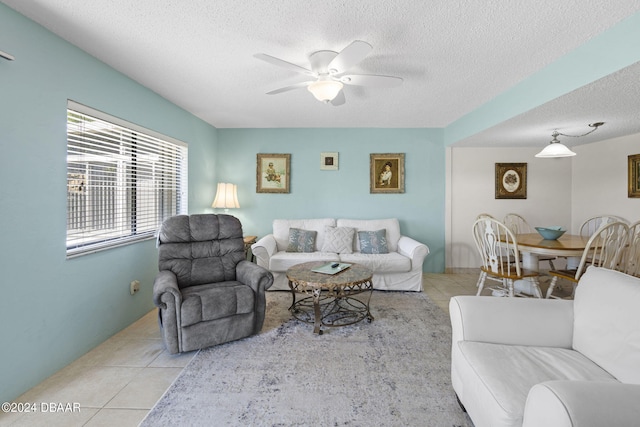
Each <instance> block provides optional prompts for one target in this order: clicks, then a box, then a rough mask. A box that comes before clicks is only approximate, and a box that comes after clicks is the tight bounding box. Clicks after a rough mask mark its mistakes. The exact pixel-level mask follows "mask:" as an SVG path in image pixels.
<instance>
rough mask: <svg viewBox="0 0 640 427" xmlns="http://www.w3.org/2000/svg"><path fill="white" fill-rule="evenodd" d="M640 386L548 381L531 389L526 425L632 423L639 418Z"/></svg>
mask: <svg viewBox="0 0 640 427" xmlns="http://www.w3.org/2000/svg"><path fill="white" fill-rule="evenodd" d="M638 402H640V385H638V384H623V383H619V382H616V381H569V380H563V381H546V382H543V383H540V384H536V385H535V386H533V387H532V388H531V390H530V391H529V395H528V396H527V402H526V405H525V408H524V417H523V424H522V425H523V427H534V426H535V427H537V426H545V427H560V426H562V427H565V426H566V427H570V426H580V427H599V426H632V425H638V421H639V420H640V405H638Z"/></svg>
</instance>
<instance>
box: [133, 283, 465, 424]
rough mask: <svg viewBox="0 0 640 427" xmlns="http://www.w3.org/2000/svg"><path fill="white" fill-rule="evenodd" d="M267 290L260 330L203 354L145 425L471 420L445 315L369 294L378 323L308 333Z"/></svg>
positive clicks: (285, 301)
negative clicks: (463, 406) (455, 375)
mask: <svg viewBox="0 0 640 427" xmlns="http://www.w3.org/2000/svg"><path fill="white" fill-rule="evenodd" d="M290 303H291V295H290V294H289V293H288V292H268V293H267V316H266V320H265V325H264V328H263V330H262V332H261V333H260V334H259V335H256V336H253V337H249V338H245V339H243V340H240V341H235V342H232V343H228V344H223V345H220V346H217V347H212V348H208V349H205V350H201V351H200V352H199V353H198V354H197V355H196V356H195V357H194V359H193V360H192V361H191V363H189V365H188V366H187V367H186V368H185V369H184V371H183V372H182V374H181V375H180V376H179V377H178V378H177V379H176V381H175V382H174V383H173V385H172V386H171V387H170V388H169V389H168V390H167V392H166V393H165V394H164V396H163V397H162V398H161V399H160V400H159V401H158V403H157V404H156V405H155V407H154V408H153V409H152V410H151V412H150V413H149V414H148V415H147V417H146V418H145V419H144V420H143V422H142V423H141V425H142V426H154V427H155V426H186V425H188V426H447V427H451V426H471V425H472V424H471V422H470V421H468V418H467V416H466V415H465V414H464V413H463V412H462V411H461V410H460V407H459V406H458V404H457V402H456V399H455V395H454V393H453V390H452V388H451V382H450V360H451V356H450V351H451V350H450V346H451V328H450V323H449V318H448V316H447V315H446V314H445V313H444V312H443V311H442V310H441V309H440V308H439V307H437V306H436V305H435V304H434V303H433V302H431V301H430V300H429V298H428V297H427V296H426V295H425V294H424V293H415V292H406V293H404V292H380V291H376V292H374V294H373V296H372V297H371V313H372V315H373V316H374V317H375V320H374V321H373V322H371V323H367V322H366V321H365V322H360V323H358V324H355V325H350V326H344V327H339V328H325V332H324V334H323V335H316V334H312V330H313V326H312V325H309V324H306V323H303V322H300V321H297V320H295V319H293V318H292V316H291V314H290V313H289V312H288V310H287V309H288V307H289V304H290Z"/></svg>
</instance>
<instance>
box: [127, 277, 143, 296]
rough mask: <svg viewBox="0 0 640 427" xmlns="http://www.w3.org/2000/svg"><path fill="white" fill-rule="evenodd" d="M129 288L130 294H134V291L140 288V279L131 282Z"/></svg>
mask: <svg viewBox="0 0 640 427" xmlns="http://www.w3.org/2000/svg"><path fill="white" fill-rule="evenodd" d="M129 290H130V292H131V295H134V294H135V293H136V292H138V291H139V290H140V281H139V280H134V281H133V282H131V285H130V288H129Z"/></svg>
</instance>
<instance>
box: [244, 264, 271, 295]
mask: <svg viewBox="0 0 640 427" xmlns="http://www.w3.org/2000/svg"><path fill="white" fill-rule="evenodd" d="M236 279H237V280H238V281H239V282H240V283H244V284H245V285H247V286H249V287H251V289H253V291H254V292H256V293H259V294H264V292H265V291H266V290H267V289H269V288H270V287H271V285H272V284H273V274H271V273H270V272H269V270H267V269H266V268H264V267H260V266H259V265H257V264H254V263H252V262H249V261H240V262H239V263H238V265H236Z"/></svg>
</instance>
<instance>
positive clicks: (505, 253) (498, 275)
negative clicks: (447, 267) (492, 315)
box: [472, 218, 542, 298]
mask: <svg viewBox="0 0 640 427" xmlns="http://www.w3.org/2000/svg"><path fill="white" fill-rule="evenodd" d="M472 231H473V239H474V241H475V244H476V247H477V248H478V252H479V253H480V258H481V260H482V266H481V267H480V276H479V277H478V283H477V285H476V286H477V287H478V292H477V294H476V295H480V294H481V293H482V290H483V289H484V285H485V281H486V280H487V279H489V280H493V281H495V282H497V283H499V285H496V286H493V287H489V288H487V289H491V290H492V291H493V295H499V296H510V297H513V296H516V295H517V296H526V295H524V294H522V293H520V292H516V291H515V289H514V282H515V281H516V280H529V281H531V283H532V287H533V289H534V296H536V297H538V298H541V297H542V292H541V291H540V283H539V281H538V277H539V275H540V274H539V273H538V272H537V271H532V270H524V269H523V268H522V267H521V266H520V255H519V254H520V252H519V251H518V242H517V240H516V237H515V235H514V234H513V232H512V231H511V230H509V228H508V227H507V226H506V225H504V224H503V223H502V222H500V221H498V220H496V219H495V218H480V219H478V220H476V221H475V222H474V223H473V228H472Z"/></svg>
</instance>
